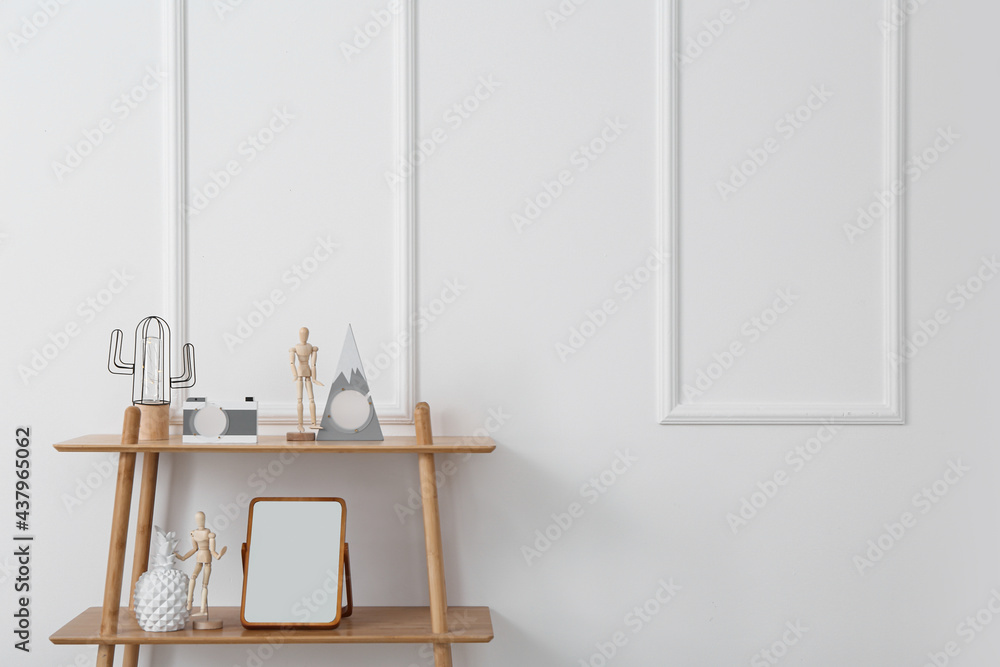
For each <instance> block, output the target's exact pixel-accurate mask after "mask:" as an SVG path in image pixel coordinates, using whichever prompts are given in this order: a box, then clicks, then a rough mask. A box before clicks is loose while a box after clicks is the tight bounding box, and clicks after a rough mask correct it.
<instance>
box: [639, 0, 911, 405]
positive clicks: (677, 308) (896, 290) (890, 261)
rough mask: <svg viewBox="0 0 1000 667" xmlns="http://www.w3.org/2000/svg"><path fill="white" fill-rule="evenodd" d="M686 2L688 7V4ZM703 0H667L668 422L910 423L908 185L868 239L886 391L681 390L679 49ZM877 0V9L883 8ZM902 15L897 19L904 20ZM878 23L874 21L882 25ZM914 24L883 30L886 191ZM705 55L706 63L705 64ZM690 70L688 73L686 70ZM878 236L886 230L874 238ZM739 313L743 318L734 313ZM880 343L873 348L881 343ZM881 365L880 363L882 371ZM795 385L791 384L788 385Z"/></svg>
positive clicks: (661, 219)
mask: <svg viewBox="0 0 1000 667" xmlns="http://www.w3.org/2000/svg"><path fill="white" fill-rule="evenodd" d="M872 2H882V3H883V5H884V6H883V12H884V16H885V17H886V20H887V22H889V23H893V22H892V21H890V20H889V17H891V16H893V10H894V8H895V7H896V2H895V1H894V0H872ZM682 5H684V7H683V8H682ZM693 6H694V3H690V2H685V1H684V0H660V1H659V5H658V8H659V18H658V26H659V30H658V43H657V50H658V66H659V71H658V90H657V107H658V120H657V122H658V163H659V164H658V180H657V188H658V192H657V199H658V215H657V220H658V223H657V225H658V229H657V233H658V243H659V246H660V248H661V250H662V251H663V252H664V253H665V254H667V255H668V256H669V257H670V258H671V262H670V268H669V270H665V271H662V272H661V273H660V276H659V278H658V283H659V284H658V289H659V294H658V299H657V306H658V316H657V411H658V418H659V421H660V423H661V424H756V423H760V424H812V423H835V422H840V423H858V424H900V423H903V422H904V398H905V368H904V367H905V362H898V356H897V354H898V351H899V350H901V349H902V341H903V337H904V324H903V323H904V268H905V263H904V244H903V230H904V219H905V198H906V195H905V191H904V194H903V196H901V197H899V198H898V199H897V201H896V203H895V204H894V205H892V206H889V207H887V212H886V214H885V216H884V218H883V223H882V225H881V227H873V228H872V230H871V232H869V235H870V236H871V237H872V238H870V239H866V241H871V242H873V243H874V242H878V243H880V244H881V249H880V251H879V252H880V253H881V262H882V263H881V272H882V282H881V286H880V288H881V293H882V304H883V306H884V308H883V312H882V314H881V317H882V327H881V329H882V336H881V340H880V341H875V340H872V341H871V343H872V346H874V345H876V344H878V345H880V346H881V353H880V354H881V357H882V359H883V361H884V369H883V371H882V375H881V385H882V398H881V400H880V401H872V402H870V403H869V402H848V401H845V402H842V403H841V402H832V403H830V402H825V403H824V402H805V401H803V402H801V403H797V402H793V401H789V400H788V399H787V396H786V397H785V398H784V399H781V398H776V399H775V400H767V397H766V396H763V397H761V400H760V401H759V402H758V401H757V400H746V401H742V402H733V401H726V402H714V403H713V402H711V398H710V396H706V397H704V398H697V399H693V400H686V399H685V395H684V393H683V392H682V388H683V386H684V384H683V381H682V377H681V376H682V370H681V369H682V368H683V363H682V362H684V361H685V358H684V356H683V355H684V354H685V350H684V349H683V346H682V345H681V335H680V334H681V330H682V327H681V323H682V317H684V312H685V309H684V307H683V305H684V304H682V298H683V297H682V290H681V284H682V280H683V277H682V272H681V267H682V265H683V263H684V261H685V257H684V247H683V246H682V244H681V239H682V233H681V229H682V226H683V224H682V223H683V222H684V221H683V220H682V219H681V217H682V216H681V211H682V208H681V201H680V198H681V196H682V195H681V182H682V179H681V175H682V172H683V170H684V155H683V152H682V151H681V148H680V147H681V138H682V137H683V136H684V135H683V133H684V131H685V119H684V118H683V117H682V112H681V93H682V86H681V77H682V73H681V69H682V64H681V62H680V58H679V57H678V56H677V54H678V53H679V51H680V49H681V48H682V45H683V43H684V42H682V35H681V32H682V31H681V21H680V19H681V12H682V10H683V9H686V8H687V7H693ZM876 10H877V8H874V9H873V13H874V11H876ZM896 23H897V24H898V22H896ZM873 28H874V26H873ZM904 28H905V25H900V26H898V29H893V30H883V31H882V35H883V38H884V50H883V61H882V63H881V67H882V68H883V70H882V71H883V75H882V81H883V82H884V91H883V95H884V97H883V99H882V110H883V116H882V118H881V119H880V121H881V128H882V135H883V138H882V141H883V143H882V146H880V147H879V148H880V151H881V156H882V162H881V164H880V165H879V169H880V174H881V179H882V185H881V187H882V188H884V190H883V191H886V190H889V189H891V188H892V186H893V184H900V183H905V182H906V179H905V171H904V164H905V127H906V123H905V97H904V89H905V72H906V62H905V53H906V49H905V41H906V39H905V34H904ZM699 64H700V63H699ZM683 76H688V74H687V70H686V71H685V73H684V74H683ZM855 207H856V203H854V202H853V201H850V200H848V201H845V202H844V210H845V211H846V212H850V211H852V210H854V208H855ZM876 236H878V237H879V238H875V237H876ZM734 317H739V315H738V314H734ZM873 349H874V347H873ZM873 372H874V371H873ZM785 393H786V394H787V393H791V392H785Z"/></svg>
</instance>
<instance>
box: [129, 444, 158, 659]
mask: <svg viewBox="0 0 1000 667" xmlns="http://www.w3.org/2000/svg"><path fill="white" fill-rule="evenodd" d="M159 463H160V455H159V454H158V453H157V452H145V453H144V454H143V455H142V475H141V476H140V486H139V509H138V510H137V513H138V517H137V518H136V527H135V553H134V554H133V557H132V585H131V587H130V588H129V596H128V607H129V613H131V610H132V608H133V607H134V606H135V584H136V582H137V581H139V577H141V576H142V574H143V573H144V572H145V571H146V569H147V568H148V567H149V542H150V539H151V538H152V533H153V506H154V504H155V500H156V475H157V470H158V468H159ZM138 664H139V646H138V645H130V646H126V647H125V650H124V651H123V655H122V667H137V666H138Z"/></svg>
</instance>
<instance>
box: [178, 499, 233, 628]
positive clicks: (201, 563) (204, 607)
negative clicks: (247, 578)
mask: <svg viewBox="0 0 1000 667" xmlns="http://www.w3.org/2000/svg"><path fill="white" fill-rule="evenodd" d="M194 520H195V525H196V528H195V529H194V530H192V531H191V550H190V551H188V552H187V553H186V554H184V555H183V556H182V555H181V554H179V553H177V552H176V551H175V552H174V555H175V556H176V557H177V558H178V559H179V560H187V559H188V558H190V557H191V556H192V555H193V554H195V553H197V554H198V555H197V557H196V562H195V566H194V572H193V573H192V574H191V582H190V583H189V584H188V597H187V608H188V611H190V610H191V606H192V604H193V602H194V585H195V581H196V580H197V579H198V575H199V574H200V573H201V571H202V569H204V570H205V574H204V575H203V576H202V579H201V612H200V614H201V615H202V616H204V617H205V618H206V620H207V618H208V580H209V578H210V577H211V576H212V558H213V557H214V558H215V560H219V559H220V558H222V557H223V556H224V555H225V554H226V547H222V551H216V550H215V533H213V532H212V531H211V529H209V528H206V527H205V513H204V512H198V513H197V514H195V515H194ZM192 615H194V614H192ZM216 623H218V627H222V623H221V621H216ZM195 629H201V628H198V623H197V622H196V623H195ZM203 629H210V628H208V627H205V628H203Z"/></svg>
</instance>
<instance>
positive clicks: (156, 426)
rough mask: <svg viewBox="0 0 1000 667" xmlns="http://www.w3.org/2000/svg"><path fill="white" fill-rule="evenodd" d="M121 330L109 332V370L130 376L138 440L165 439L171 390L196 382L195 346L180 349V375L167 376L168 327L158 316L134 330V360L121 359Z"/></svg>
mask: <svg viewBox="0 0 1000 667" xmlns="http://www.w3.org/2000/svg"><path fill="white" fill-rule="evenodd" d="M122 337H123V334H122V330H121V329H115V330H114V331H113V332H111V347H110V348H109V349H108V370H109V371H111V372H112V373H114V374H115V375H131V376H132V403H133V404H134V405H137V406H139V411H140V412H141V413H142V420H141V421H140V423H139V440H166V439H167V438H168V437H169V435H170V431H169V425H170V390H171V389H186V388H188V387H193V386H194V383H195V370H194V346H193V345H191V343H185V344H184V347H183V355H184V367H183V372H182V373H181V374H180V375H179V376H177V377H172V376H171V375H170V327H168V326H167V323H166V322H165V321H164V320H163V319H162V318H160V317H155V316H150V317H147V318H146V319H144V320H142V321H141V322H139V326H137V327H136V328H135V356H134V358H133V361H131V362H129V363H126V362H125V361H123V360H122Z"/></svg>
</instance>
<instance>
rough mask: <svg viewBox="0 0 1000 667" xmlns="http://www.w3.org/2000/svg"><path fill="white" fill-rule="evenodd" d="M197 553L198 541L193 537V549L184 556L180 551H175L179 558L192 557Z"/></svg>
mask: <svg viewBox="0 0 1000 667" xmlns="http://www.w3.org/2000/svg"><path fill="white" fill-rule="evenodd" d="M196 553H198V542H197V541H196V540H195V539H194V538H193V537H192V538H191V551H189V552H187V553H186V554H184V555H183V556H182V555H180V554H179V553H177V552H176V551H175V552H174V555H175V556H177V559H178V560H187V559H188V558H190V557H191V556H193V555H195V554H196Z"/></svg>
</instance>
